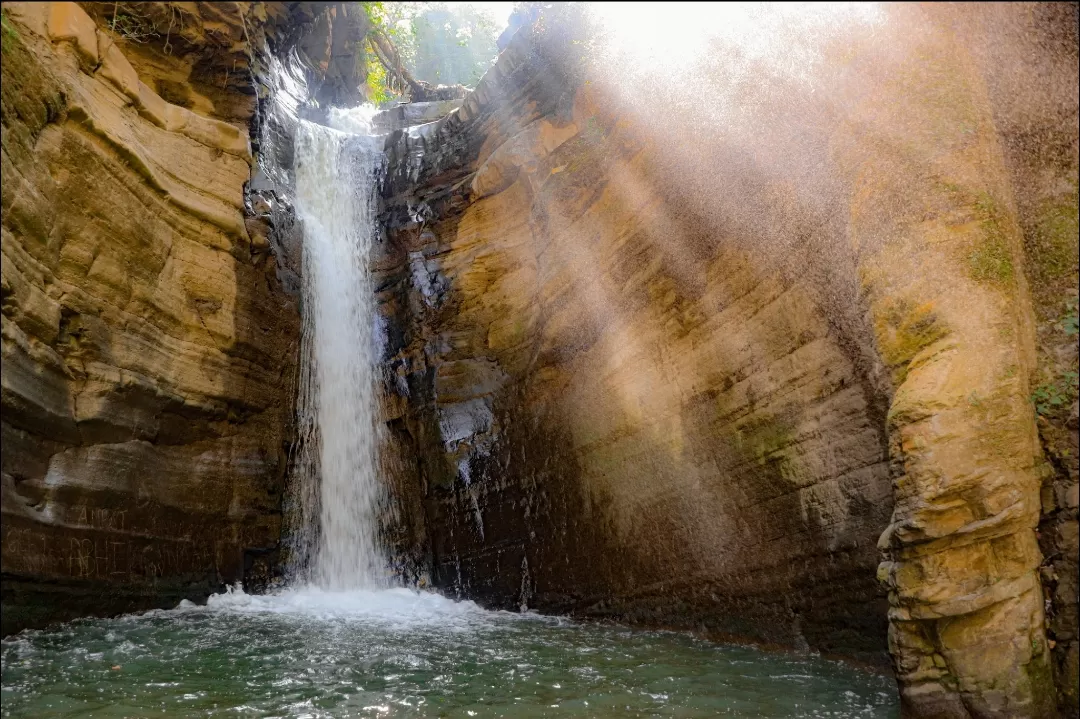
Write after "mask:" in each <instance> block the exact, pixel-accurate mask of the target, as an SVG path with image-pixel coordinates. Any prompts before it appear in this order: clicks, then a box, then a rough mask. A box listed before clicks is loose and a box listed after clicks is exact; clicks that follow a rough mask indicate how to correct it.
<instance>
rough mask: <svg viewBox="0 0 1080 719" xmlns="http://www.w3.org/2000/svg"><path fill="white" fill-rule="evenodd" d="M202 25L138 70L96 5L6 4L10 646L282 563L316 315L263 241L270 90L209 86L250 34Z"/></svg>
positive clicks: (211, 21) (143, 60) (236, 25)
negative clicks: (75, 619) (303, 376)
mask: <svg viewBox="0 0 1080 719" xmlns="http://www.w3.org/2000/svg"><path fill="white" fill-rule="evenodd" d="M108 5H109V9H110V10H113V4H111V3H110V4H108ZM147 5H153V4H147ZM162 5H165V6H166V7H167V6H168V4H162ZM91 9H93V8H91ZM120 10H121V11H123V9H120ZM173 10H174V13H173V18H174V19H176V12H177V11H176V10H175V8H174V9H173ZM114 12H115V11H114ZM123 17H128V18H129V22H130V16H124V15H121V18H123ZM195 17H196V18H198V19H200V20H201V21H202V22H200V24H198V25H197V26H196V24H194V23H193V17H192V14H191V13H190V10H189V12H188V15H187V16H186V25H185V28H186V37H185V38H181V37H180V35H181V33H180V32H178V31H177V32H175V33H174V34H173V35H172V37H171V43H172V48H173V49H175V50H176V51H177V52H176V55H174V56H170V55H167V54H165V53H160V52H159V55H158V56H155V57H151V52H150V50H149V49H144V50H143V54H142V55H141V56H139V57H138V58H136V64H135V65H133V64H132V62H131V61H129V59H128V56H127V54H126V53H125V52H124V51H122V50H121V45H124V44H125V43H126V44H127V46H131V45H134V44H135V43H134V42H133V41H132V39H131V38H130V37H128V38H125V36H124V35H123V33H121V32H119V31H117V32H113V31H112V30H111V29H110V27H109V26H101V25H98V24H95V22H94V20H93V19H92V18H91V17H90V16H89V15H88V14H87V13H86V12H85V11H84V10H83V9H82V8H80V7H79V6H78V5H76V4H74V3H5V4H4V35H3V98H2V99H3V106H2V119H3V160H2V161H3V177H4V181H3V195H2V197H3V318H2V321H3V375H2V376H3V423H2V427H3V505H2V510H3V542H2V548H3V578H4V581H3V602H4V608H3V617H4V626H3V631H4V633H5V634H6V633H8V632H10V631H14V630H17V629H19V628H21V627H23V626H39V625H41V624H43V623H45V622H47V621H51V620H55V619H63V618H69V617H72V616H79V615H84V614H88V613H101V612H119V611H125V610H131V609H139V608H146V607H149V606H160V605H173V604H175V603H176V602H177V601H178V600H179V599H180V598H181V597H187V598H196V599H197V598H199V597H200V596H205V594H206V593H207V592H209V591H214V590H217V589H218V588H220V587H221V586H222V584H223V583H227V582H235V581H239V580H241V579H243V578H245V577H249V578H251V577H254V576H258V575H266V574H268V573H269V572H270V571H271V569H272V565H273V564H274V563H275V562H276V560H275V559H274V554H275V551H276V550H275V548H276V546H277V543H278V537H279V534H280V504H281V501H280V500H281V491H282V482H283V477H284V473H285V469H286V456H285V450H286V443H287V440H288V433H289V431H290V430H289V427H290V424H291V412H292V402H293V399H292V394H293V390H292V382H293V375H294V363H295V352H296V347H295V345H296V339H297V335H298V320H297V311H296V307H295V305H294V303H293V301H292V300H291V299H289V298H288V297H287V296H285V295H284V293H283V292H282V291H281V289H280V286H279V284H278V282H277V280H276V278H275V269H274V261H273V259H269V260H268V253H267V244H266V238H265V237H261V238H260V237H258V236H257V235H255V236H253V235H252V234H251V233H249V232H248V228H247V222H246V219H245V194H244V186H245V183H246V182H247V181H248V179H249V176H250V174H251V168H250V165H251V162H252V156H251V152H250V146H249V140H248V127H247V120H248V118H249V117H250V116H251V114H252V112H253V110H254V108H255V98H254V90H253V89H251V88H250V75H247V76H246V78H247V79H246V80H244V81H245V82H247V83H248V93H247V94H243V93H236V92H233V91H231V90H230V89H229V87H226V88H225V89H224V90H221V89H220V88H219V89H218V90H216V91H211V90H209V89H207V88H211V87H212V86H213V84H212V82H211V81H210V79H209V78H208V77H207V76H206V74H203V75H200V74H199V70H198V68H199V67H204V69H205V66H207V63H208V58H209V57H211V56H212V54H213V53H212V51H213V50H215V49H216V50H218V51H219V52H220V55H219V56H218V59H219V60H220V61H221V62H222V63H225V64H231V65H233V66H235V58H232V57H231V56H230V57H228V58H226V57H223V56H224V55H228V53H229V52H233V51H236V46H237V45H241V44H243V42H244V28H243V27H242V25H241V23H240V21H239V17H237V18H234V20H233V24H232V25H231V26H229V25H224V24H222V23H218V22H217V20H216V19H215V18H214V17H205V16H198V15H196V16H195ZM183 19H184V18H181V20H183ZM177 22H178V25H179V23H180V20H178V21H177ZM123 27H126V28H127V30H125V31H124V32H127V33H131V32H135V29H134V28H133V26H126V25H125V26H123ZM162 39H164V32H163V33H162ZM199 42H201V43H202V47H203V50H204V51H205V52H203V54H202V55H201V56H200V58H201V61H202V63H203V65H200V64H199V63H193V62H190V61H191V58H192V55H191V54H189V53H186V52H181V50H183V49H185V48H186V46H187V45H191V44H198V43H199ZM223 47H224V48H225V49H224V50H223V49H222V48H223ZM159 48H160V46H159ZM187 49H190V48H187ZM227 51H228V52H227ZM170 57H171V58H172V59H171V60H169V58H170ZM167 61H168V62H170V63H171V64H167ZM136 66H137V67H138V70H136ZM185 73H190V74H191V75H192V76H194V77H195V78H196V79H195V80H192V79H190V78H187V79H183V77H182V76H184V75H185ZM181 89H184V90H185V92H186V95H184V98H180V97H179V93H180V90H181ZM204 91H205V92H204ZM230 93H231V94H230ZM163 94H164V95H165V96H167V97H169V100H173V101H171V102H170V101H169V100H166V99H165V97H163ZM177 102H181V103H182V104H177Z"/></svg>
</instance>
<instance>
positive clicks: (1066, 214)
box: [1028, 182, 1080, 291]
mask: <svg viewBox="0 0 1080 719" xmlns="http://www.w3.org/2000/svg"><path fill="white" fill-rule="evenodd" d="M1037 218H1038V219H1037V222H1036V225H1035V228H1034V231H1033V232H1032V233H1031V235H1030V240H1029V246H1028V256H1029V258H1030V262H1031V273H1032V280H1033V281H1034V284H1035V286H1036V291H1038V290H1039V289H1041V288H1042V287H1044V286H1045V285H1047V284H1050V283H1055V282H1058V281H1060V280H1063V279H1068V278H1069V277H1070V276H1071V277H1073V278H1074V279H1075V277H1076V267H1077V264H1078V263H1080V258H1078V255H1080V248H1078V244H1077V237H1078V235H1080V221H1078V207H1077V185H1076V183H1075V182H1073V183H1072V191H1071V192H1070V193H1069V194H1067V195H1064V196H1060V197H1057V198H1053V199H1050V200H1046V201H1044V202H1043V203H1042V205H1041V206H1040V208H1039V211H1038V215H1037Z"/></svg>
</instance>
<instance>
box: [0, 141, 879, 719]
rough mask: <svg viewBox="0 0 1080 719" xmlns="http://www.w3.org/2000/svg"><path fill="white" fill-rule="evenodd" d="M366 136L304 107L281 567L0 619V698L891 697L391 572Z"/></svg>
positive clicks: (188, 709)
mask: <svg viewBox="0 0 1080 719" xmlns="http://www.w3.org/2000/svg"><path fill="white" fill-rule="evenodd" d="M378 147H379V139H377V138H371V137H365V136H363V135H358V134H352V133H347V132H341V131H338V130H334V129H330V128H327V127H322V126H318V125H313V124H309V123H303V122H301V123H300V127H299V129H298V135H297V138H296V157H297V160H296V165H295V176H296V191H297V197H296V211H297V214H298V216H299V217H300V219H301V221H302V223H303V228H304V243H305V244H304V253H303V262H304V282H305V284H304V290H303V314H304V323H305V324H304V336H303V350H302V351H303V368H302V378H301V390H300V397H299V417H300V426H301V435H302V443H301V446H302V448H303V449H302V452H301V454H300V457H299V459H298V462H297V476H298V484H297V495H296V497H295V498H294V501H295V502H296V507H295V511H296V513H297V516H298V517H299V520H298V521H299V523H300V527H298V530H299V531H297V532H294V534H293V542H292V544H293V546H292V548H291V549H292V552H293V557H294V561H293V565H294V566H293V570H292V572H291V577H292V579H291V585H290V586H289V587H288V588H287V589H284V590H281V591H278V592H277V593H274V594H269V595H262V596H255V595H249V594H246V593H244V592H243V590H242V589H240V588H239V587H238V588H235V589H231V590H230V591H228V592H225V593H223V594H219V595H215V596H213V597H211V598H210V600H209V601H208V602H207V604H206V605H205V606H197V605H195V604H192V603H190V602H187V601H184V602H182V603H181V605H180V606H178V607H176V608H175V609H172V610H155V611H150V612H145V613H141V614H134V615H128V616H123V617H119V618H113V619H83V620H78V621H74V622H70V623H67V624H63V625H60V626H56V627H52V628H50V629H47V630H27V631H23V632H22V633H20V634H18V635H15V636H12V637H9V638H7V639H5V640H3V645H2V661H3V668H2V672H3V683H2V686H3V688H2V702H3V704H2V706H3V708H2V714H3V716H5V717H31V716H49V717H61V716H71V717H74V716H79V717H83V716H88V717H90V716H92V717H142V716H169V717H194V716H229V717H264V716H276V717H354V716H357V717H358V716H371V717H435V716H439V717H442V716H452V717H458V716H461V717H472V716H478V717H563V716H575V717H577V716H581V717H613V716H627V717H630V716H678V717H713V716H743V717H798V716H806V717H863V716H865V717H881V716H895V715H897V713H898V712H897V707H896V693H895V689H894V686H893V683H892V681H891V680H890V679H888V678H885V677H883V676H880V675H878V674H875V673H870V672H866V671H862V670H859V669H856V668H853V667H851V666H848V665H846V664H842V663H839V662H833V661H828V660H825V659H822V658H820V657H816V656H812V655H808V654H785V653H765V652H761V651H759V650H755V649H750V648H745V647H733V646H724V645H716V644H712V643H709V642H705V641H702V640H698V639H695V638H693V637H690V636H687V635H683V634H678V633H669V632H650V631H633V630H628V629H624V628H620V627H616V626H610V625H602V624H590V623H579V622H574V621H570V620H567V619H564V618H559V617H545V616H540V615H536V614H533V613H510V612H495V611H487V610H484V609H482V608H480V607H479V606H477V605H476V604H474V603H472V602H469V601H454V600H451V599H448V598H444V597H442V596H439V595H438V594H435V593H431V592H424V591H418V590H415V589H410V588H405V587H402V586H396V587H395V586H392V585H393V584H394V583H393V582H391V581H390V580H388V579H387V575H386V573H385V567H386V562H385V559H384V557H383V556H382V552H381V551H380V546H379V532H378V517H379V514H380V511H382V509H383V508H384V506H385V501H386V497H385V496H384V493H383V490H382V488H381V487H382V485H381V483H380V481H379V475H378V466H379V464H378V457H377V448H378V443H379V437H378V434H377V433H378V431H379V426H380V423H379V421H378V417H377V408H378V401H377V400H378V397H377V394H376V389H377V383H376V375H375V372H376V362H377V360H378V356H377V355H378V339H379V338H378V336H377V331H376V322H375V311H376V310H375V304H374V289H373V286H372V281H371V277H370V275H369V272H368V267H367V260H368V253H369V250H370V247H371V243H372V238H373V235H374V233H375V224H374V212H373V208H374V202H375V196H374V180H375V178H376V176H377V174H378V171H379V167H380V163H381V162H382V161H383V158H382V154H381V152H380V151H379V149H378Z"/></svg>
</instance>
